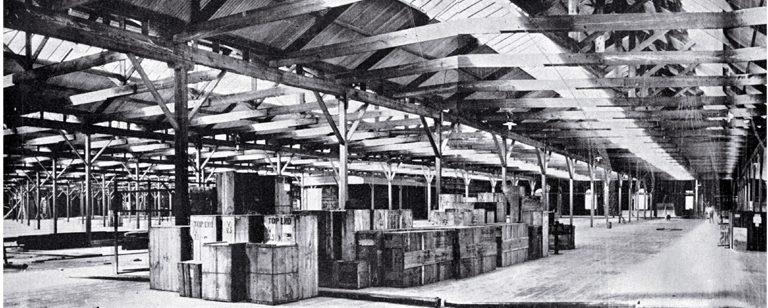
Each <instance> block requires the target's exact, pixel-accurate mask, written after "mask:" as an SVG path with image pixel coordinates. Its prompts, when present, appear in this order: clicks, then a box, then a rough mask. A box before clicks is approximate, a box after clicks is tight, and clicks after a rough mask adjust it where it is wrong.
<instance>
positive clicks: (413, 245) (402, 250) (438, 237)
mask: <svg viewBox="0 0 768 308" xmlns="http://www.w3.org/2000/svg"><path fill="white" fill-rule="evenodd" d="M448 234H450V231H448V230H445V231H443V230H424V231H421V230H419V231H394V232H385V233H384V235H383V240H384V252H383V258H382V259H383V260H382V261H383V265H384V285H386V286H391V287H412V286H418V285H425V284H429V283H434V282H436V281H440V280H445V279H449V278H452V276H453V275H451V274H450V273H451V270H450V269H451V268H452V266H451V264H452V261H453V253H454V252H453V247H452V245H448V243H449V241H448V240H447V239H448V238H450V236H449V235H448Z"/></svg>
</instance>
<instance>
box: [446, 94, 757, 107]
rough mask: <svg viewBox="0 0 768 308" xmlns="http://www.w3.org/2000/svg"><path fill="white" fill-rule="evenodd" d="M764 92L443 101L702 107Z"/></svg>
mask: <svg viewBox="0 0 768 308" xmlns="http://www.w3.org/2000/svg"><path fill="white" fill-rule="evenodd" d="M765 101H766V96H765V95H737V96H683V97H661V96H655V97H632V98H624V97H610V98H606V97H592V98H518V99H486V100H483V99H476V100H461V101H452V102H443V103H442V104H443V108H446V109H457V110H465V109H469V110H472V109H513V108H580V107H582V106H590V107H591V106H598V107H662V106H663V107H703V106H712V105H733V106H745V105H759V104H763V103H765Z"/></svg>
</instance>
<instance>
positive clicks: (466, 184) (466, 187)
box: [462, 170, 472, 198]
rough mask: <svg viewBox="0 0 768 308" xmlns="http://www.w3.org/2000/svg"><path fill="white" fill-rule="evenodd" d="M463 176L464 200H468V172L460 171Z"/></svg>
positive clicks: (469, 179) (470, 180)
mask: <svg viewBox="0 0 768 308" xmlns="http://www.w3.org/2000/svg"><path fill="white" fill-rule="evenodd" d="M462 171H463V172H462V173H463V175H464V198H469V184H470V182H472V179H471V178H470V177H469V172H467V170H462Z"/></svg>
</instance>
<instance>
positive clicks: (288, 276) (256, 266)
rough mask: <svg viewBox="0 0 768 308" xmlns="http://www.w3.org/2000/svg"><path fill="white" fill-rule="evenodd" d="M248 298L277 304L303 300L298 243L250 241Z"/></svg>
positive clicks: (248, 249) (247, 246)
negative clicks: (300, 286)
mask: <svg viewBox="0 0 768 308" xmlns="http://www.w3.org/2000/svg"><path fill="white" fill-rule="evenodd" d="M246 252H247V255H248V260H249V267H248V279H247V280H246V289H247V293H246V294H247V299H248V300H249V301H251V302H254V303H260V304H269V305H275V304H280V303H285V302H290V301H295V300H297V299H299V292H298V289H299V276H298V272H299V260H298V257H299V248H298V245H297V244H254V243H249V244H246Z"/></svg>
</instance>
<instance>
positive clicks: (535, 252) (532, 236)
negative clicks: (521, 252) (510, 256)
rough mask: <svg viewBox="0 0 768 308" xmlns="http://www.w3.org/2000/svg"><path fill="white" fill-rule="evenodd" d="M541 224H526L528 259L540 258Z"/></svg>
mask: <svg viewBox="0 0 768 308" xmlns="http://www.w3.org/2000/svg"><path fill="white" fill-rule="evenodd" d="M541 228H542V227H541V226H528V260H536V259H538V258H541V257H542V255H541V247H542V238H541V235H542V234H541Z"/></svg>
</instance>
